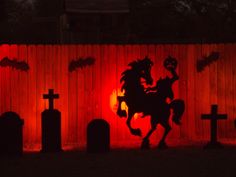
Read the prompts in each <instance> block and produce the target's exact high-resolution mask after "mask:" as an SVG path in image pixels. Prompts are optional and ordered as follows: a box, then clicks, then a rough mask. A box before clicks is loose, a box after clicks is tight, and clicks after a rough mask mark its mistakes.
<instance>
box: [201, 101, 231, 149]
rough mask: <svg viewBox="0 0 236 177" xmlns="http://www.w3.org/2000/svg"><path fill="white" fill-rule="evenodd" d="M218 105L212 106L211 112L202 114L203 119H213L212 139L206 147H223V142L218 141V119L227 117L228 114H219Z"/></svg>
mask: <svg viewBox="0 0 236 177" xmlns="http://www.w3.org/2000/svg"><path fill="white" fill-rule="evenodd" d="M217 111H218V105H212V106H211V114H202V116H201V117H202V119H207V120H211V139H210V142H209V143H208V144H207V145H206V146H205V148H206V149H215V148H222V147H223V146H222V144H221V143H220V142H218V141H217V121H218V120H220V119H227V114H218V113H217Z"/></svg>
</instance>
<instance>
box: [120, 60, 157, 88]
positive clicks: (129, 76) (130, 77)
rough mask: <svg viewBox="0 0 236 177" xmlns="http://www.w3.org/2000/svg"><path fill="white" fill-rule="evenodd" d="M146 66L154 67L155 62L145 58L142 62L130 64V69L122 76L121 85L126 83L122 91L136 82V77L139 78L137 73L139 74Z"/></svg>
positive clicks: (137, 61)
mask: <svg viewBox="0 0 236 177" xmlns="http://www.w3.org/2000/svg"><path fill="white" fill-rule="evenodd" d="M145 65H153V62H152V61H151V60H150V59H149V58H148V57H145V58H144V59H142V60H141V59H137V60H135V61H132V62H130V63H129V64H128V66H129V67H130V68H129V69H127V70H125V71H124V72H122V74H121V79H120V82H121V83H122V82H124V84H123V85H122V88H121V90H123V89H126V88H127V86H128V84H129V82H133V81H135V77H136V76H137V72H139V71H140V70H141V69H142V68H143V66H145ZM138 77H139V76H138Z"/></svg>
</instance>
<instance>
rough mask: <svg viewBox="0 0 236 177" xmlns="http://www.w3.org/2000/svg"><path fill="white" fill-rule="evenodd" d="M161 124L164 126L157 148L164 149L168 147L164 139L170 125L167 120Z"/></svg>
mask: <svg viewBox="0 0 236 177" xmlns="http://www.w3.org/2000/svg"><path fill="white" fill-rule="evenodd" d="M161 125H162V126H163V127H164V128H165V132H164V134H163V136H162V138H161V140H160V142H159V144H158V148H159V149H166V148H168V146H167V145H166V142H165V139H166V136H167V135H168V133H169V132H170V130H171V127H170V125H169V123H168V122H166V123H162V124H161Z"/></svg>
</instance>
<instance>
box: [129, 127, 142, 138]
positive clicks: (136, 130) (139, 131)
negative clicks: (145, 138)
mask: <svg viewBox="0 0 236 177" xmlns="http://www.w3.org/2000/svg"><path fill="white" fill-rule="evenodd" d="M131 134H132V135H135V136H142V132H141V130H140V129H139V128H137V129H132V130H131Z"/></svg>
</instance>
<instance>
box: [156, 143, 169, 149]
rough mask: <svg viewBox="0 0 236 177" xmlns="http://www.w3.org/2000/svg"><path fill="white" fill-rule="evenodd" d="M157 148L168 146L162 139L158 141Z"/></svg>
mask: <svg viewBox="0 0 236 177" xmlns="http://www.w3.org/2000/svg"><path fill="white" fill-rule="evenodd" d="M157 148H158V149H167V148H168V146H167V144H166V143H165V142H163V141H162V142H160V143H159V144H158V146H157Z"/></svg>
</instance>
